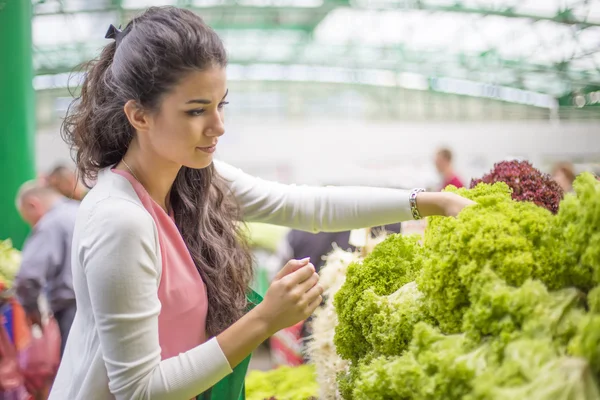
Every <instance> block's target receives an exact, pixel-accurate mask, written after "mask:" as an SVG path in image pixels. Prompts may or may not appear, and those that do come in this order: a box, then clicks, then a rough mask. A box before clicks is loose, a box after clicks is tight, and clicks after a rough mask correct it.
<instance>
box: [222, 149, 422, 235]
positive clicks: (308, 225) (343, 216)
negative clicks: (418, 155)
mask: <svg viewBox="0 0 600 400" xmlns="http://www.w3.org/2000/svg"><path fill="white" fill-rule="evenodd" d="M214 165H215V169H216V171H217V172H218V173H219V175H221V176H222V177H223V178H224V179H225V181H226V183H227V184H228V186H229V189H230V190H231V192H232V194H233V196H234V197H235V198H236V199H237V201H238V203H239V204H240V207H241V208H242V211H243V217H244V220H246V221H249V222H263V223H269V224H273V225H283V226H288V227H290V228H293V229H299V230H303V231H309V232H315V233H316V232H339V231H346V230H352V229H359V228H369V227H373V226H381V225H389V224H394V223H398V222H402V221H407V220H410V219H412V214H411V212H410V203H409V194H410V192H409V191H406V190H398V189H387V188H373V187H312V186H296V185H284V184H281V183H276V182H270V181H265V180H262V179H259V178H256V177H253V176H251V175H248V174H246V173H244V172H243V171H241V170H240V169H237V168H234V167H232V166H231V165H228V164H226V163H224V162H221V161H216V160H215V161H214Z"/></svg>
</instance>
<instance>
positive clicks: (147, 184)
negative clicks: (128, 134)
mask: <svg viewBox="0 0 600 400" xmlns="http://www.w3.org/2000/svg"><path fill="white" fill-rule="evenodd" d="M116 168H117V169H119V170H122V171H126V172H129V173H130V174H132V175H133V177H134V178H135V179H136V180H137V181H139V182H140V183H141V184H142V186H144V189H146V191H147V192H148V194H149V195H150V197H151V198H152V199H153V200H154V201H155V202H156V203H157V204H158V205H159V206H161V207H162V208H163V209H164V210H165V211H166V212H169V207H170V204H169V193H170V192H171V188H172V187H173V182H175V178H176V177H177V174H178V173H179V170H180V169H181V165H176V164H173V163H171V162H167V161H165V160H161V159H159V157H142V154H141V152H140V151H139V149H138V148H137V146H135V145H134V143H133V142H132V145H131V146H130V148H129V150H128V151H127V153H125V156H124V157H123V160H122V161H121V162H119V164H117V166H116ZM130 169H131V170H130Z"/></svg>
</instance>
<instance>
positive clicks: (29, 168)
mask: <svg viewBox="0 0 600 400" xmlns="http://www.w3.org/2000/svg"><path fill="white" fill-rule="evenodd" d="M0 49H2V53H3V55H2V61H1V62H0V171H2V189H0V215H1V216H2V217H1V221H2V223H1V224H0V239H6V238H10V239H12V240H13V243H14V245H15V247H17V248H20V247H21V246H22V244H23V241H24V239H25V237H26V235H27V234H28V231H29V229H28V227H27V226H26V225H25V223H24V222H23V221H22V220H21V218H20V216H19V214H18V212H17V210H16V209H15V195H16V193H17V190H18V188H19V186H20V185H21V184H22V183H23V182H25V181H27V180H29V179H32V178H33V177H34V176H35V165H34V162H35V161H34V154H35V153H34V139H35V101H34V95H35V93H34V90H33V86H32V83H31V82H32V79H33V68H32V65H33V64H32V54H31V3H30V2H29V1H24V0H6V1H5V3H4V4H3V5H2V7H1V8H0Z"/></svg>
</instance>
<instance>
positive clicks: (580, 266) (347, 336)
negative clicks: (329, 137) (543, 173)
mask: <svg viewBox="0 0 600 400" xmlns="http://www.w3.org/2000/svg"><path fill="white" fill-rule="evenodd" d="M574 188H575V194H567V195H565V197H564V199H563V200H562V201H561V203H560V207H559V209H558V212H557V213H556V215H554V214H553V213H552V212H550V211H549V210H547V209H546V208H544V207H541V206H538V205H536V204H535V203H533V202H529V201H517V200H515V199H513V198H512V196H511V195H512V190H511V188H510V187H509V186H508V185H507V184H506V183H504V182H496V183H493V184H486V183H480V184H479V185H477V186H476V187H474V188H472V189H456V188H450V189H448V190H451V191H454V192H457V193H459V194H461V195H462V196H465V197H468V198H471V199H473V200H474V201H475V202H476V205H474V206H471V207H467V208H465V209H464V210H463V211H462V212H461V213H460V214H459V215H458V217H457V218H442V217H434V218H430V219H429V225H428V229H427V231H426V235H425V239H424V241H423V243H422V244H421V243H420V242H419V241H418V239H417V238H413V237H406V236H401V235H394V236H391V237H389V238H388V239H387V240H386V241H385V242H384V243H382V244H381V245H379V246H378V247H377V248H376V249H375V251H374V252H373V253H372V254H370V255H369V256H368V257H366V258H365V260H364V261H363V262H362V263H358V262H357V263H353V264H352V265H350V266H349V268H348V273H347V277H346V281H345V283H344V285H343V286H342V287H341V288H340V290H339V291H338V292H337V294H336V296H335V298H334V304H335V308H336V311H337V314H338V320H339V323H338V325H337V327H336V332H335V338H334V342H335V346H336V349H337V352H338V354H339V355H340V356H341V357H342V358H343V359H344V360H347V361H348V363H349V368H348V369H347V371H344V372H343V373H340V374H339V375H338V377H337V380H338V388H339V391H340V395H341V397H342V398H344V399H369V400H384V399H399V400H402V399H427V400H433V399H440V400H441V399H443V400H453V399H466V400H484V399H490V400H496V399H497V400H501V399H502V400H504V399H536V400H551V399H552V400H567V399H571V400H600V390H599V382H600V182H598V181H597V180H596V179H595V178H594V177H593V176H592V175H591V174H582V175H580V176H579V177H578V178H577V180H576V181H575V183H574Z"/></svg>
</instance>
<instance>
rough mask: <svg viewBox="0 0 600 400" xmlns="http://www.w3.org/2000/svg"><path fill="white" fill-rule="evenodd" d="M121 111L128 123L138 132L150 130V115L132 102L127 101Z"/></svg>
mask: <svg viewBox="0 0 600 400" xmlns="http://www.w3.org/2000/svg"><path fill="white" fill-rule="evenodd" d="M123 111H124V112H125V115H126V116H127V119H128V120H129V123H130V124H131V126H133V128H134V129H135V130H136V131H138V132H144V131H148V130H149V129H150V124H151V121H150V118H149V117H150V115H148V113H147V112H146V110H144V109H143V108H142V107H140V106H139V105H138V104H137V103H136V102H135V101H134V100H129V101H128V102H127V103H125V106H123Z"/></svg>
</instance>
